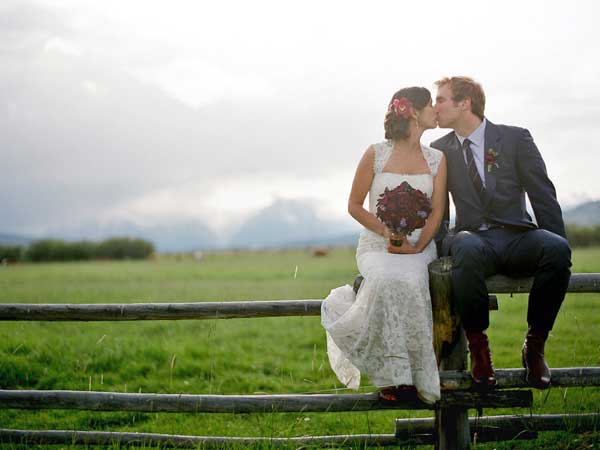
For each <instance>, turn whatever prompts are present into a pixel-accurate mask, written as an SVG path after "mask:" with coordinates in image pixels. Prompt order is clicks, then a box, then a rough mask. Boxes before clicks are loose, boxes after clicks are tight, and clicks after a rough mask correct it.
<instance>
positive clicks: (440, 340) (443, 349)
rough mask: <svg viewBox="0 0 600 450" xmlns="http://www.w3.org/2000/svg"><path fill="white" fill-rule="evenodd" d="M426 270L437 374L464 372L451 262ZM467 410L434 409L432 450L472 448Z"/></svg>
mask: <svg viewBox="0 0 600 450" xmlns="http://www.w3.org/2000/svg"><path fill="white" fill-rule="evenodd" d="M428 269H429V283H430V291H431V305H432V311H433V321H434V329H433V331H434V336H433V341H434V349H435V351H436V356H437V358H438V363H439V367H440V370H451V371H460V372H463V371H465V370H466V369H467V344H466V338H465V334H464V332H463V331H462V327H461V324H460V317H459V315H458V312H457V311H456V308H455V307H454V305H453V302H452V279H451V273H452V260H451V258H448V257H445V258H440V259H437V260H435V261H433V262H432V263H431V264H429V267H428ZM530 393H531V392H530ZM467 408H468V407H466V406H464V405H461V406H456V405H455V406H449V407H440V408H438V409H436V411H435V427H434V429H435V431H434V433H433V436H434V448H435V450H468V449H469V448H470V447H471V433H470V431H469V421H468V412H469V411H468V409H467Z"/></svg>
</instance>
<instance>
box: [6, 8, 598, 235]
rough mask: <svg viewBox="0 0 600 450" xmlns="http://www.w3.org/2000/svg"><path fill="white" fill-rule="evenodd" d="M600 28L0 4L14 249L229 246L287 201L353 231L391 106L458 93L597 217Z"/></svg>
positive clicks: (533, 17) (474, 19)
mask: <svg viewBox="0 0 600 450" xmlns="http://www.w3.org/2000/svg"><path fill="white" fill-rule="evenodd" d="M598 17H599V7H597V6H596V3H595V2H593V1H577V2H564V1H561V2H548V1H526V2H525V1H522V0H521V1H514V2H511V1H502V2H500V1H497V2H493V3H491V2H480V1H472V2H471V1H454V2H448V1H444V2H426V1H414V2H402V1H398V0H396V1H393V2H387V1H379V2H370V3H367V2H364V1H362V2H352V1H329V2H327V1H323V0H321V1H307V0H304V1H302V2H287V1H273V2H266V1H260V0H252V1H223V0H220V1H218V2H217V1H215V2H204V1H197V0H196V1H189V2H187V1H173V2H166V1H163V2H157V1H148V0H143V1H127V0H114V1H113V0H103V1H102V2H99V1H92V0H57V1H28V0H15V1H13V0H2V2H1V3H0V58H1V59H0V152H1V153H0V155H1V156H2V158H1V164H2V177H0V206H1V210H2V219H3V221H2V224H1V225H0V231H3V232H8V231H12V232H19V233H22V234H36V233H43V232H44V231H46V230H49V229H56V228H57V227H67V226H74V225H76V224H79V223H89V222H98V223H106V222H111V221H121V220H129V221H133V222H136V223H139V224H164V223H168V222H170V221H181V220H190V219H203V220H206V221H207V224H208V225H209V226H211V227H212V228H214V229H217V230H218V229H221V230H222V229H227V228H229V227H232V226H233V225H234V224H235V223H236V222H237V221H239V219H240V218H242V217H244V216H247V215H248V214H249V213H250V212H251V211H253V210H256V209H257V208H260V207H263V206H266V205H268V204H270V203H271V202H272V201H273V200H274V199H275V198H302V199H306V198H310V199H313V200H314V203H315V205H316V206H317V207H318V208H319V210H320V211H321V213H322V214H324V215H328V216H331V217H332V218H335V219H338V218H339V217H345V216H346V212H345V211H346V201H347V195H348V192H349V189H350V184H351V181H352V177H353V175H354V170H355V167H356V164H357V163H358V161H359V159H360V157H361V155H362V153H363V152H364V150H365V149H366V148H367V147H368V145H369V144H371V143H373V142H377V141H380V140H382V139H383V129H382V122H383V116H384V113H385V109H386V105H387V102H388V100H389V98H390V96H391V95H392V94H393V92H394V91H396V90H397V89H399V88H401V87H405V86H409V85H421V86H425V87H428V88H430V89H433V82H434V81H435V80H437V79H438V78H440V77H442V76H445V75H461V74H462V75H469V76H473V77H475V78H476V79H477V80H479V81H480V82H481V83H482V84H483V86H484V88H485V90H486V94H487V100H488V103H487V108H486V116H487V117H488V118H489V119H490V120H491V121H492V122H496V123H507V124H514V125H520V126H524V127H526V128H528V129H529V130H530V131H531V132H532V134H533V136H534V139H535V140H536V142H537V144H538V146H539V148H540V150H541V152H542V154H543V156H544V158H545V160H546V164H547V167H548V171H549V173H550V176H551V178H552V179H553V180H554V182H555V185H556V187H557V191H558V197H559V201H560V202H561V203H562V204H563V206H571V205H574V204H577V203H579V202H581V201H585V200H590V199H599V198H600V177H599V176H598V172H599V167H600V150H599V149H598V148H597V147H598V143H599V142H600V127H598V120H599V119H600V87H599V80H600V61H599V58H598V54H600V48H599V47H600V31H599V28H600V27H598V23H597V21H598ZM446 132H447V130H434V131H429V132H427V133H426V134H425V135H424V142H425V143H427V144H428V143H429V142H430V141H431V140H433V139H435V138H436V137H438V136H440V135H442V134H444V133H446ZM347 220H348V221H351V220H352V219H351V218H349V217H348V219H347Z"/></svg>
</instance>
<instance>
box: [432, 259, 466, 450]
mask: <svg viewBox="0 0 600 450" xmlns="http://www.w3.org/2000/svg"><path fill="white" fill-rule="evenodd" d="M451 273H452V260H451V259H450V258H449V257H444V258H440V259H437V260H435V261H433V262H432V263H431V264H430V265H429V281H430V290H431V304H432V312H433V324H434V325H433V326H434V348H435V351H436V356H437V358H438V362H439V366H440V370H467V368H468V366H467V344H466V338H465V335H464V332H463V331H462V328H461V326H460V319H459V317H458V314H457V313H456V310H455V308H454V307H453V305H452V295H451V294H452V283H451ZM468 412H469V410H468V409H467V408H464V407H448V408H439V409H437V410H436V412H435V449H436V450H468V449H470V448H471V432H470V429H469V414H468Z"/></svg>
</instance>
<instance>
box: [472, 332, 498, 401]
mask: <svg viewBox="0 0 600 450" xmlns="http://www.w3.org/2000/svg"><path fill="white" fill-rule="evenodd" d="M466 334H467V340H468V341H469V354H470V356H471V378H473V387H474V388H475V389H476V390H484V391H486V390H490V389H494V388H495V387H496V385H497V384H498V383H497V381H496V376H495V374H494V365H493V364H492V354H491V353H490V346H489V343H488V338H487V335H486V334H485V333H484V332H483V331H477V332H475V331H467V332H466Z"/></svg>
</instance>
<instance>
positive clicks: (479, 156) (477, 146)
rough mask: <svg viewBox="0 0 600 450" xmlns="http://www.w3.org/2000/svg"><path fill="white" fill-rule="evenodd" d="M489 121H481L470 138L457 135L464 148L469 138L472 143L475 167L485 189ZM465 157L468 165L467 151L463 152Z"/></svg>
mask: <svg viewBox="0 0 600 450" xmlns="http://www.w3.org/2000/svg"><path fill="white" fill-rule="evenodd" d="M486 123H487V121H486V120H485V118H484V119H483V120H482V121H481V123H480V124H479V126H478V127H477V128H476V129H475V131H473V132H472V133H471V134H470V135H469V136H461V135H460V134H458V133H456V132H455V133H456V137H457V138H458V140H459V142H460V145H461V146H462V144H463V142H464V140H465V139H467V138H469V140H470V141H471V151H472V152H473V160H474V161H475V167H477V172H479V177H480V178H481V182H482V183H483V187H485V170H484V166H485V125H486ZM463 157H464V158H465V164H467V166H468V163H467V155H466V151H465V150H463Z"/></svg>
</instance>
